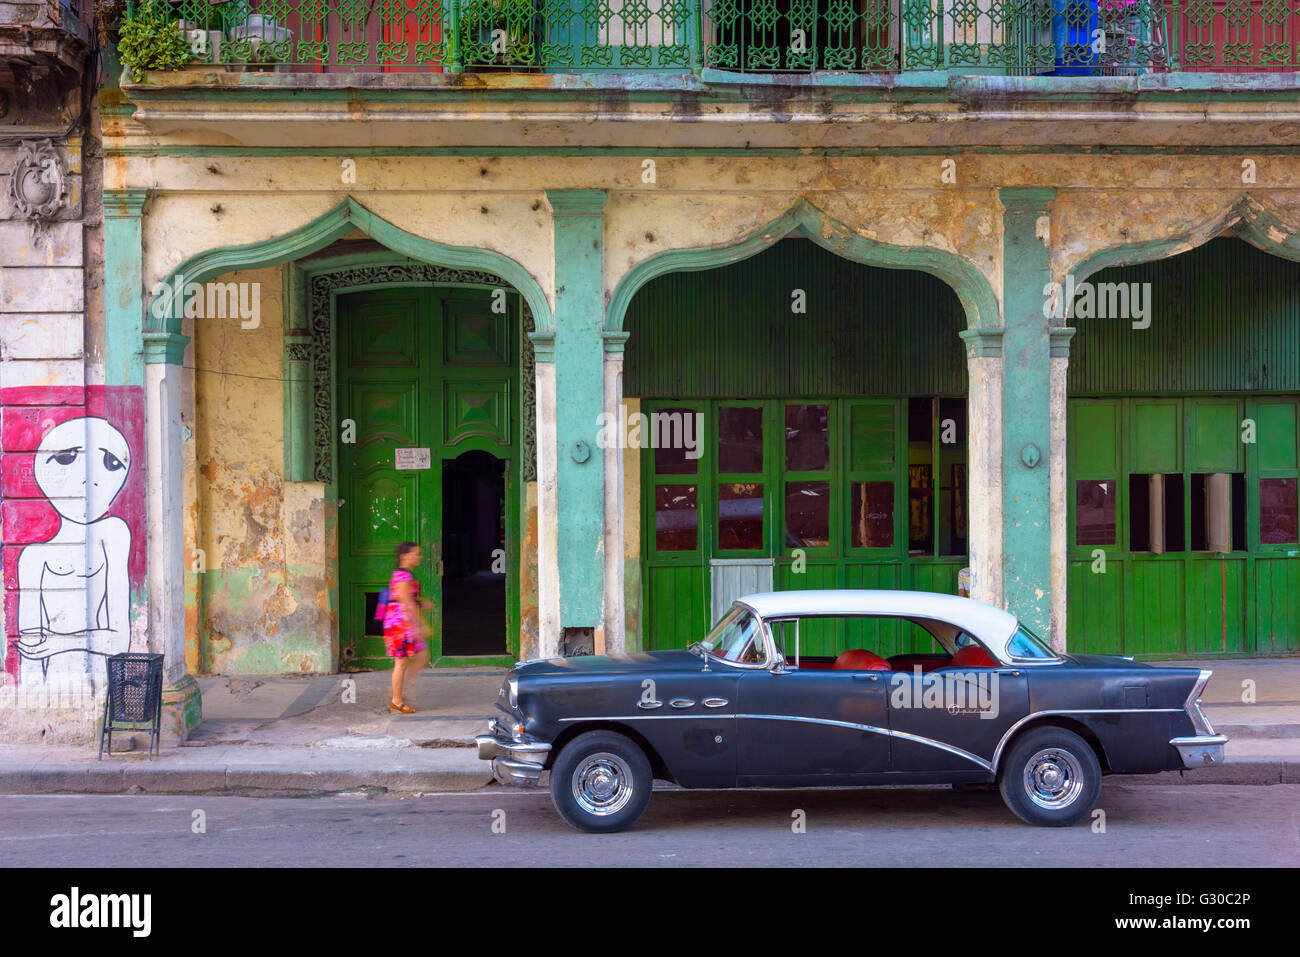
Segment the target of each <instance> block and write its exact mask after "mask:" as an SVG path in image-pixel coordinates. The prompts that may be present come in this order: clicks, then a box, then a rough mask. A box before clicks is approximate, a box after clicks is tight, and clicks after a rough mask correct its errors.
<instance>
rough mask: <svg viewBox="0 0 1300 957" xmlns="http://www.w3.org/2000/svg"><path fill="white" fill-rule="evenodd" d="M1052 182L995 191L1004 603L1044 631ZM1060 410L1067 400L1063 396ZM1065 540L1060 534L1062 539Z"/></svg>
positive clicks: (1049, 557)
mask: <svg viewBox="0 0 1300 957" xmlns="http://www.w3.org/2000/svg"><path fill="white" fill-rule="evenodd" d="M1055 195H1056V193H1055V190H1052V189H1041V188H1032V187H1011V188H1006V189H1001V190H999V191H998V196H999V198H1000V199H1001V200H1002V203H1003V206H1004V213H1003V239H1002V244H1003V248H1002V295H1003V309H1002V314H1003V335H1002V435H1003V440H1002V522H1003V529H1002V589H1003V603H1004V604H1005V606H1006V607H1007V608H1008V609H1009V610H1010V611H1011V612H1012V613H1014V614H1016V615H1019V616H1020V617H1021V618H1022V619H1023V620H1024V621H1025V623H1026V624H1027V625H1028V626H1029V627H1030V628H1032V629H1033V630H1034V631H1036V632H1037V633H1038V634H1040V635H1042V636H1043V637H1045V638H1048V637H1050V635H1051V625H1052V607H1053V595H1052V582H1053V577H1054V576H1053V574H1052V562H1053V534H1052V491H1053V489H1052V473H1053V468H1054V467H1055V466H1054V463H1053V457H1054V455H1055V457H1058V458H1061V457H1063V449H1060V448H1057V446H1056V445H1055V443H1054V442H1053V437H1054V430H1053V421H1052V420H1053V413H1054V411H1055V410H1054V409H1053V403H1052V388H1051V386H1052V382H1051V343H1050V337H1049V323H1050V320H1049V318H1048V316H1047V313H1048V312H1049V310H1047V309H1045V308H1044V305H1045V303H1046V301H1047V300H1046V297H1045V294H1044V291H1043V290H1044V288H1045V287H1046V286H1047V284H1048V283H1049V282H1050V281H1051V278H1052V277H1051V262H1050V250H1049V249H1048V242H1049V239H1048V236H1049V231H1048V230H1047V229H1046V222H1047V209H1048V204H1049V203H1050V202H1051V201H1052V199H1053V197H1054V196H1055ZM1061 412H1062V414H1063V413H1064V406H1063V404H1062V409H1061ZM1062 541H1063V539H1062Z"/></svg>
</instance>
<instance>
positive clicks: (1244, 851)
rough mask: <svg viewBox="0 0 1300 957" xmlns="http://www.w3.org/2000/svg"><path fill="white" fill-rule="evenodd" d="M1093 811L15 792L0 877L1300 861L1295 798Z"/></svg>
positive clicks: (1121, 795) (862, 799)
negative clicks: (612, 816) (1059, 814)
mask: <svg viewBox="0 0 1300 957" xmlns="http://www.w3.org/2000/svg"><path fill="white" fill-rule="evenodd" d="M1098 808H1100V809H1101V810H1103V811H1104V812H1105V818H1104V822H1105V830H1104V832H1102V831H1101V829H1100V828H1099V827H1098V826H1097V825H1098V824H1099V823H1100V820H1101V819H1100V818H1098V819H1097V823H1088V822H1086V821H1085V822H1084V823H1082V824H1079V825H1077V826H1075V827H1071V828H1035V827H1029V826H1027V825H1024V824H1022V823H1020V822H1019V821H1018V820H1017V819H1016V818H1014V817H1013V816H1012V814H1011V813H1010V812H1009V811H1008V810H1007V809H1006V808H1005V807H1004V806H1003V804H1002V799H1001V797H1000V796H999V795H998V794H997V793H995V792H994V793H987V792H974V793H957V792H953V791H951V790H949V789H948V788H944V787H937V788H883V789H875V790H865V791H864V790H821V791H746V792H725V791H711V792H685V791H679V790H665V791H657V792H656V793H655V795H654V797H653V799H652V800H651V802H650V807H649V809H648V810H647V812H646V814H645V815H644V816H643V817H642V818H641V820H640V821H639V822H638V823H637V825H636V826H635V827H634V828H633V829H632V830H630V831H626V832H624V833H622V834H611V835H591V834H583V833H580V832H577V831H574V830H573V829H571V828H570V827H569V826H568V825H566V824H565V823H564V822H563V821H561V820H560V819H559V817H558V816H557V815H556V813H555V811H554V809H553V808H552V806H551V801H550V795H549V794H548V793H547V792H545V791H529V792H525V791H521V790H517V789H513V788H510V789H505V788H492V789H484V790H481V791H476V792H471V793H460V794H426V795H421V796H410V797H404V798H398V797H389V796H383V795H380V796H367V795H362V794H357V795H348V796H334V797H322V798H246V797H226V796H165V795H161V796H160V795H13V796H0V866H4V867H23V866H44V867H56V868H57V867H105V866H119V867H121V866H125V867H184V866H211V867H241V868H249V867H259V866H325V867H348V866H367V867H368V866H384V865H387V866H395V865H396V866H401V865H410V866H455V867H472V866H476V865H493V866H508V867H521V866H523V867H526V866H569V865H585V866H592V865H596V866H602V867H616V866H649V867H661V866H670V867H684V866H685V867H689V866H701V865H702V866H717V865H722V866H728V865H742V866H872V867H895V866H903V867H906V866H957V867H967V866H984V867H987V866H1016V867H1024V866H1029V867H1049V866H1055V865H1070V866H1083V867H1112V866H1126V867H1147V866H1152V867H1198V868H1204V867H1215V866H1234V867H1251V866H1261V865H1273V866H1276V865H1282V866H1295V865H1296V864H1297V863H1300V787H1298V786H1296V785H1275V786H1228V785H1195V786H1187V785H1184V786H1164V785H1142V784H1137V785H1133V784H1128V785H1109V786H1106V787H1104V788H1103V790H1102V795H1101V800H1100V801H1099V803H1098ZM799 812H802V814H800V813H799ZM1095 813H1096V812H1095V811H1094V814H1095ZM800 824H802V832H799V828H798V826H797V825H800Z"/></svg>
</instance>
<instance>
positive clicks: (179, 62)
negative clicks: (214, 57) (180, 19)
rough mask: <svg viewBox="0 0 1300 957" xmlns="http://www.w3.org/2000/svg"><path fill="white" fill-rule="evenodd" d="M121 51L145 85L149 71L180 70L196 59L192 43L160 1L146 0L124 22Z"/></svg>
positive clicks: (125, 63) (136, 78) (134, 77)
mask: <svg viewBox="0 0 1300 957" xmlns="http://www.w3.org/2000/svg"><path fill="white" fill-rule="evenodd" d="M117 52H118V58H119V59H120V60H121V61H122V65H123V66H124V67H126V68H127V69H128V70H130V71H131V79H132V80H134V81H135V82H136V83H143V82H144V75H145V71H146V70H178V69H180V68H181V67H183V66H184V65H185V64H187V63H189V62H190V60H191V59H193V54H192V53H191V52H190V44H189V40H188V39H186V37H185V34H183V33H181V31H180V28H179V26H178V25H177V22H176V21H175V20H174V19H172V14H171V9H170V8H169V6H168V5H167V4H166V3H165V2H159V0H142V2H141V4H140V5H139V6H138V7H136V8H135V12H134V13H133V14H130V15H128V16H127V17H126V18H125V19H124V20H123V21H122V32H121V37H120V38H119V40H118V44H117Z"/></svg>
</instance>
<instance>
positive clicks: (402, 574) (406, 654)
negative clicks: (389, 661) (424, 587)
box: [384, 568, 424, 658]
mask: <svg viewBox="0 0 1300 957" xmlns="http://www.w3.org/2000/svg"><path fill="white" fill-rule="evenodd" d="M402 582H410V583H411V601H413V602H415V603H416V605H417V606H418V605H419V603H420V583H419V582H418V581H416V580H415V576H414V575H412V574H411V573H410V572H408V571H406V570H405V569H402V568H399V569H397V570H396V571H394V572H393V577H392V578H390V579H389V580H388V607H387V609H386V610H385V612H384V647H385V648H386V649H387V650H388V655H389V657H391V658H414V657H415V656H416V655H418V654H419V653H420V652H422V651H424V639H422V638H421V637H420V623H419V622H418V621H407V620H406V610H405V609H404V608H402V603H401V602H400V601H399V600H398V598H397V586H398V585H400V584H401V583H402Z"/></svg>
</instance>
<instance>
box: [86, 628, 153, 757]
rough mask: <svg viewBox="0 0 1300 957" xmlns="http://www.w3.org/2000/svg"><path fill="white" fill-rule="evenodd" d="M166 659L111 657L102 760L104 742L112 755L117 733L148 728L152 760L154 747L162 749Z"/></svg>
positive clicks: (102, 733) (143, 656) (101, 733)
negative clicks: (160, 738)
mask: <svg viewBox="0 0 1300 957" xmlns="http://www.w3.org/2000/svg"><path fill="white" fill-rule="evenodd" d="M162 684H163V656H162V655H141V654H122V655H109V657H108V693H107V694H106V695H105V696H104V726H103V727H102V728H101V729H100V732H99V760H103V758H104V741H105V740H107V741H108V751H109V754H112V753H113V732H114V731H127V730H130V731H140V730H144V729H143V728H140V727H139V725H142V724H147V725H149V760H150V761H152V760H153V754H154V747H155V746H157V748H158V750H159V751H161V750H162V745H161V743H160V740H159V735H160V732H161V729H162Z"/></svg>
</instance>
